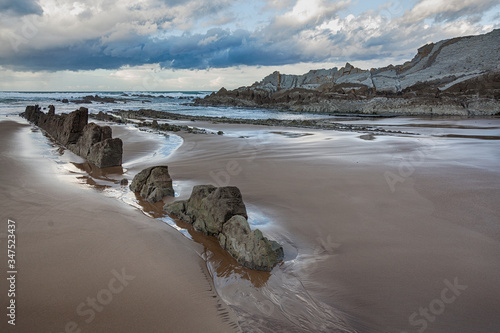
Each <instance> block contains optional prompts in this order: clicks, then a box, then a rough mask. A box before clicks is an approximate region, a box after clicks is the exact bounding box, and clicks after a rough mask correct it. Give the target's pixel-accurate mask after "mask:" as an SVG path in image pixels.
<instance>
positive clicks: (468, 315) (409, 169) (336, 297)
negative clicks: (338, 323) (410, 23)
mask: <svg viewBox="0 0 500 333" xmlns="http://www.w3.org/2000/svg"><path fill="white" fill-rule="evenodd" d="M498 123H499V121H498V120H496V124H497V125H498ZM196 125H197V126H200V127H209V128H211V129H214V130H223V131H224V132H226V133H230V134H231V133H233V132H235V133H238V131H240V130H241V129H244V130H247V131H248V130H249V128H248V127H245V126H241V127H240V126H235V125H213V124H203V123H200V124H196ZM496 128H498V127H496ZM251 129H252V130H255V133H254V134H253V135H250V137H249V138H231V139H228V138H225V139H224V138H220V137H217V136H195V135H185V138H186V140H187V141H188V142H190V143H191V144H190V145H189V146H188V147H187V148H188V149H185V148H184V147H181V148H180V149H179V150H178V151H176V152H175V153H174V154H173V155H172V157H171V158H170V161H169V163H168V164H169V166H170V168H171V174H172V176H173V177H174V179H177V180H187V179H189V180H193V178H194V179H195V180H196V182H198V183H213V184H216V185H217V184H218V185H225V184H226V183H230V184H231V185H236V186H238V187H239V188H240V189H241V191H242V193H243V196H244V200H245V202H246V203H247V204H250V205H253V206H254V207H258V208H259V209H260V210H261V211H263V213H264V214H265V215H266V216H268V217H270V219H271V220H272V223H269V224H268V225H266V226H264V232H265V233H266V234H267V235H269V236H271V237H274V238H275V239H277V240H279V241H280V242H282V243H285V244H286V247H285V252H286V253H287V261H286V262H285V264H283V265H282V266H281V267H279V268H277V269H275V270H274V272H273V275H272V277H271V279H270V280H269V281H268V284H267V286H266V287H265V288H262V289H263V290H262V291H261V293H262V294H264V295H265V296H264V299H267V300H269V301H268V303H267V307H268V308H272V309H274V310H275V311H260V313H259V312H254V313H253V315H254V316H257V317H258V316H262V318H264V319H263V320H264V321H265V320H268V319H269V318H279V317H280V315H283V314H284V315H285V316H286V317H287V318H294V317H299V316H302V315H303V316H305V318H306V320H309V321H312V322H314V321H316V322H317V323H318V322H320V321H322V320H328V318H324V317H322V316H321V314H320V313H318V312H317V311H316V310H318V309H313V310H311V309H309V308H307V307H308V306H310V305H311V304H313V303H314V304H321V305H322V306H323V307H322V308H321V309H319V311H325V307H324V304H327V305H328V306H330V307H329V308H328V309H329V310H331V311H333V312H334V313H335V314H337V315H338V316H340V317H342V318H343V320H344V322H347V323H348V324H349V325H350V326H351V328H354V329H357V330H358V331H359V332H402V331H408V332H415V331H417V329H423V328H424V325H426V326H425V331H426V332H493V331H498V329H499V327H500V317H499V316H498V309H500V287H499V285H498V277H499V276H500V265H499V264H498V263H499V260H500V243H499V242H500V206H499V205H498V199H499V198H500V167H499V165H500V163H499V161H500V153H499V152H500V150H499V149H498V148H499V146H498V143H497V142H493V143H492V142H487V141H482V140H454V141H450V140H449V139H448V140H447V139H436V138H434V137H427V136H417V137H392V136H387V137H384V136H377V137H376V139H375V140H371V141H366V140H363V139H360V134H357V133H338V132H337V133H336V132H330V131H325V132H323V131H315V130H302V131H301V130H297V129H275V128H272V129H269V128H265V127H251ZM270 131H272V132H281V133H290V132H292V133H295V134H296V135H277V134H275V135H273V134H269V132H270ZM297 132H299V133H300V132H302V133H303V134H304V133H312V134H314V135H312V136H311V135H305V136H300V135H298V134H297ZM270 135H271V136H270ZM193 143H194V144H193ZM386 172H391V173H392V175H396V176H399V177H401V176H403V177H402V180H403V181H399V182H397V183H396V184H394V192H393V191H391V187H390V186H389V184H388V183H387V181H386V178H385V176H384V175H385V173H386ZM187 192H188V191H187ZM186 194H188V193H181V195H182V196H185V195H186ZM295 255H297V257H296V258H294V256H295ZM291 277H294V278H295V277H296V278H297V280H298V281H299V283H300V284H301V288H298V289H297V288H296V289H293V288H294V287H297V283H294V281H296V280H293V278H291ZM455 279H457V281H458V282H457V284H459V285H466V286H467V289H466V290H465V291H463V292H462V293H461V294H460V295H459V296H458V297H457V298H456V299H454V302H452V303H451V304H448V303H443V302H442V301H440V298H441V292H442V290H443V289H444V288H446V287H447V284H446V282H445V280H448V281H450V282H452V283H453V282H454V280H455ZM220 283H221V284H222V285H224V283H225V282H220ZM280 286H282V287H284V288H285V289H287V288H288V289H289V291H290V290H292V289H293V290H292V291H293V294H294V295H290V293H287V292H286V291H283V290H279V288H280ZM233 287H234V286H233ZM239 288H240V289H241V288H242V287H239ZM227 289H228V290H225V289H224V288H223V287H220V288H219V293H220V294H221V295H222V297H223V298H224V299H225V300H226V301H227V302H229V303H231V301H234V299H235V298H237V296H235V292H234V290H233V289H232V288H227ZM248 290H251V289H247V291H248ZM458 292H460V291H458ZM273 293H274V294H273ZM296 295H298V297H296ZM445 295H447V294H446V292H445ZM273 296H274V297H275V299H273ZM285 296H286V297H285ZM280 297H281V298H280ZM306 297H310V299H308V301H307V302H302V301H301V300H299V299H297V298H303V299H304V298H306ZM435 300H437V301H435ZM433 301H434V302H433ZM287 302H288V304H289V306H288V307H286V305H284V304H287ZM261 303H262V301H261ZM430 304H432V306H433V308H432V309H433V311H434V312H435V313H437V315H434V314H433V313H432V312H431V313H430V316H429V318H430V319H426V317H423V315H422V314H419V313H418V314H417V315H416V316H414V317H413V321H412V322H410V316H411V315H412V314H413V313H414V312H419V311H420V308H424V309H425V308H428V307H429V305H430ZM442 304H444V308H443V309H442V308H440V306H441V305H442ZM301 307H306V308H307V311H305V310H304V309H303V308H301ZM337 310H341V311H343V312H345V315H343V314H342V312H340V311H337ZM240 311H241V309H240ZM266 312H267V313H266ZM270 312H272V315H269V314H268V313H270ZM305 312H307V313H305ZM278 313H280V315H278ZM254 319H255V318H254ZM424 321H425V324H424ZM263 325H264V326H265V324H263ZM297 325H298V324H297ZM297 325H295V326H297ZM303 327H304V326H303ZM305 327H307V328H309V329H311V327H312V328H315V329H318V330H321V327H320V325H316V326H314V325H310V326H307V325H305ZM326 331H328V330H326Z"/></svg>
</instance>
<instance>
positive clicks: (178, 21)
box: [0, 0, 500, 91]
mask: <svg viewBox="0 0 500 333" xmlns="http://www.w3.org/2000/svg"><path fill="white" fill-rule="evenodd" d="M497 28H500V2H499V1H498V0H402V1H391V0H340V1H328V0H257V1H248V0H120V1H112V0H85V1H77V0H0V45H1V46H0V90H2V91H98V90H100V91H104V90H106V91H172V90H188V91H189V90H207V91H214V90H218V89H219V88H221V87H223V86H224V87H226V88H227V89H234V88H237V87H239V86H246V85H251V84H252V83H254V82H255V81H260V80H261V79H262V78H263V77H264V76H266V75H268V74H270V73H272V72H273V71H276V70H278V71H280V72H281V73H284V74H303V73H306V72H308V71H309V70H311V69H320V68H332V67H339V68H340V67H342V66H344V65H345V63H346V62H349V63H351V64H353V65H354V66H356V67H360V68H363V69H370V68H376V67H383V66H387V65H389V64H394V65H396V64H402V63H404V62H405V61H409V60H411V59H412V58H413V56H414V55H415V54H416V50H417V49H418V48H419V47H421V46H423V45H425V44H427V43H431V42H438V41H440V40H443V39H447V38H452V37H459V36H467V35H477V34H483V33H487V32H490V31H491V30H493V29H497Z"/></svg>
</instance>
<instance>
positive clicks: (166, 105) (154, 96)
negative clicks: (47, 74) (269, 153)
mask: <svg viewBox="0 0 500 333" xmlns="http://www.w3.org/2000/svg"><path fill="white" fill-rule="evenodd" d="M211 93H212V91H163V92H161V91H160V92H159V91H155V92H147V91H141V92H131V91H114V92H105V91H93V92H88V91H87V92H36V91H33V92H16V91H4V92H0V115H16V114H19V113H21V112H23V111H24V110H25V108H26V106H27V105H35V104H36V105H39V106H40V107H42V108H44V107H45V108H47V107H48V106H49V105H54V106H55V109H56V113H64V112H66V113H68V112H71V111H74V110H76V109H78V108H79V107H81V106H84V107H86V108H88V109H89V112H90V113H98V112H99V111H103V112H107V111H116V110H140V109H151V110H156V111H166V112H172V113H178V114H182V115H190V116H209V117H228V118H240V119H282V120H307V119H315V118H325V114H322V115H321V114H314V113H296V112H285V111H278V110H266V109H258V108H257V109H250V108H236V107H211V106H193V105H191V104H192V102H193V100H194V99H195V98H203V97H205V96H207V95H209V94H211ZM96 95H97V96H99V97H102V98H104V97H111V98H115V99H120V101H117V102H116V103H101V102H92V104H78V103H72V102H71V101H77V100H82V99H83V98H84V97H85V96H96ZM63 100H68V101H69V103H63V102H62V101H63Z"/></svg>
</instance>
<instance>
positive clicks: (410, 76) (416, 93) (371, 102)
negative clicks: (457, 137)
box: [195, 29, 500, 116]
mask: <svg viewBox="0 0 500 333" xmlns="http://www.w3.org/2000/svg"><path fill="white" fill-rule="evenodd" d="M499 99H500V29H497V30H494V31H492V32H490V33H488V34H484V35H479V36H468V37H459V38H453V39H449V40H444V41H440V42H438V43H431V44H427V45H425V46H422V47H421V48H419V49H418V52H417V54H416V55H415V57H414V58H413V59H412V60H411V61H408V62H406V63H404V64H402V65H397V66H393V65H390V66H387V67H384V68H377V69H370V70H364V69H360V68H356V67H354V66H352V65H351V64H349V63H347V64H346V65H345V66H344V67H342V68H340V69H338V68H332V69H321V70H312V71H309V72H308V73H306V74H303V75H287V74H281V73H280V72H274V73H272V74H270V75H268V76H267V77H265V78H264V79H263V80H262V81H260V82H256V83H254V84H253V85H251V86H249V87H241V88H238V89H235V90H232V91H228V90H226V89H224V88H222V89H220V90H219V91H218V92H217V93H213V94H212V95H210V96H207V97H206V98H204V99H198V100H196V101H195V104H197V105H231V106H244V107H268V108H278V109H288V110H292V111H312V112H341V113H345V112H349V113H369V114H374V113H375V114H377V113H379V114H381V113H382V114H389V113H391V114H394V113H396V114H397V113H401V114H415V115H436V114H437V115H466V116H467V115H492V114H498V113H500V102H499Z"/></svg>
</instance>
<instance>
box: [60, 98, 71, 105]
mask: <svg viewBox="0 0 500 333" xmlns="http://www.w3.org/2000/svg"><path fill="white" fill-rule="evenodd" d="M61 102H62V103H65V104H66V103H69V100H68V99H67V98H63V100H62V101H61Z"/></svg>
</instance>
